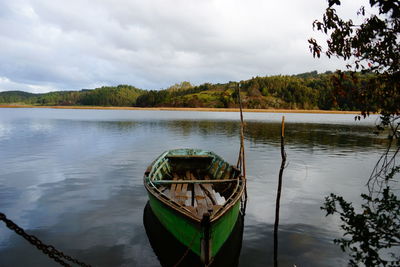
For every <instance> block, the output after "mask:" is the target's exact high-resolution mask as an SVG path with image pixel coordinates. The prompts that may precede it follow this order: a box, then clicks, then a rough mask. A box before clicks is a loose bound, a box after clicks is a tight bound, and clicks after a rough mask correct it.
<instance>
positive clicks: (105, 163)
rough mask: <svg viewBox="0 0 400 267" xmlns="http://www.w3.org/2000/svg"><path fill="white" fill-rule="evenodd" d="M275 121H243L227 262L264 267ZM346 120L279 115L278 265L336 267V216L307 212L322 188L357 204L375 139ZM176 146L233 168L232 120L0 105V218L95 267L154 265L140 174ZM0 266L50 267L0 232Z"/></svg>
mask: <svg viewBox="0 0 400 267" xmlns="http://www.w3.org/2000/svg"><path fill="white" fill-rule="evenodd" d="M246 116H247V117H246ZM280 118H281V114H245V120H247V128H246V133H245V137H246V142H245V146H246V153H247V154H246V159H247V177H248V194H249V199H248V200H249V201H248V204H247V211H246V220H245V223H244V233H243V242H242V249H241V251H240V258H239V266H268V265H271V264H272V259H273V250H272V249H273V240H272V233H273V227H272V226H273V222H274V210H275V198H276V196H275V194H276V186H277V177H278V171H279V166H280V151H279V136H280V128H279V127H280V126H279V122H280ZM372 122H373V121H372ZM353 123H354V120H353V116H348V115H329V116H328V115H326V116H324V115H318V114H288V115H287V117H286V152H287V155H288V166H287V168H286V169H285V175H284V177H283V190H282V198H281V210H280V227H279V229H280V232H279V244H280V246H279V248H280V251H279V255H278V258H279V260H280V266H293V264H297V266H346V260H345V256H344V254H343V253H341V252H340V251H339V250H338V249H337V247H336V246H335V245H333V244H332V241H331V240H332V239H333V238H335V237H338V236H339V235H340V233H339V232H338V229H337V219H335V218H333V217H329V218H326V217H325V216H324V213H323V212H321V210H320V209H319V207H320V206H321V204H322V202H323V199H324V197H325V196H326V195H328V194H329V193H330V192H333V193H339V194H341V195H343V196H344V197H345V198H346V199H349V201H352V202H353V203H355V204H356V205H357V203H358V202H357V201H358V199H359V197H358V196H359V194H360V193H361V192H363V191H365V189H364V185H365V182H366V177H368V176H369V173H370V171H371V168H372V166H373V165H374V163H375V162H376V160H377V158H378V156H379V150H380V149H382V148H383V147H384V142H385V140H384V138H383V137H381V136H375V135H373V134H372V133H371V132H372V130H373V128H374V127H373V125H372V124H371V121H364V122H363V123H361V124H360V123H357V125H353ZM182 147H193V148H202V149H205V150H211V151H214V152H216V153H217V154H219V155H221V156H222V157H223V158H225V159H226V160H227V161H228V162H231V163H235V162H236V160H237V155H238V151H239V118H238V114H235V113H223V112H222V113H211V112H204V113H202V112H159V111H152V112H145V111H106V110H103V111H97V110H48V109H46V110H44V109H0V211H2V212H4V213H5V214H7V216H8V217H10V218H11V219H13V220H15V221H16V222H18V223H19V224H20V225H21V226H22V227H24V228H26V229H27V231H28V232H29V233H32V234H35V235H37V236H39V237H40V238H42V239H43V241H44V242H46V243H49V244H52V245H55V246H56V247H57V248H60V249H61V250H63V251H65V252H66V253H68V254H71V255H72V256H76V257H77V258H79V259H82V260H83V261H85V262H88V263H90V264H93V265H95V266H160V261H159V260H158V258H157V255H156V254H155V253H154V251H153V249H152V246H151V245H150V242H149V239H148V238H147V235H146V231H145V228H144V225H143V220H142V218H143V207H145V205H146V202H147V194H146V191H145V189H144V186H143V180H142V177H143V173H144V170H145V168H146V167H147V166H148V165H149V163H150V162H151V161H152V160H153V159H154V157H156V156H158V155H160V154H161V152H162V151H166V150H169V149H173V148H182ZM152 245H153V242H152ZM153 246H154V245H153ZM228 254H229V253H228ZM20 255H24V256H23V257H21V256H20ZM232 255H233V254H232ZM159 257H160V256H159ZM232 258H234V257H232ZM232 264H234V263H232ZM0 266H57V265H55V264H54V263H53V262H52V261H51V260H49V259H48V258H47V257H46V256H44V255H42V254H40V253H39V252H38V251H37V250H36V249H35V248H32V247H31V246H30V245H29V244H27V243H26V242H25V241H24V240H22V239H21V238H19V237H18V236H15V235H14V234H13V233H11V232H10V231H9V230H8V229H6V228H5V227H4V225H0Z"/></svg>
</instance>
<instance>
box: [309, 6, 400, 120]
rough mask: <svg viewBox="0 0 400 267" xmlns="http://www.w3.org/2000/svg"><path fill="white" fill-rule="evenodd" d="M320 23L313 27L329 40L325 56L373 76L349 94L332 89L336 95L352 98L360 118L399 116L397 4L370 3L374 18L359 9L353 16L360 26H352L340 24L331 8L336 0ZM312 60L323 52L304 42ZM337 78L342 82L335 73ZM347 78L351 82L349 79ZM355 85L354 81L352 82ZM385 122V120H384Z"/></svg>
mask: <svg viewBox="0 0 400 267" xmlns="http://www.w3.org/2000/svg"><path fill="white" fill-rule="evenodd" d="M328 3H329V6H328V8H327V9H326V10H325V13H324V15H323V19H322V21H318V20H316V21H314V23H313V27H314V29H317V30H318V31H321V32H323V33H325V34H327V35H328V36H329V39H328V40H327V42H326V43H327V50H326V51H325V54H326V56H328V57H332V56H336V57H338V58H342V59H344V60H347V61H349V60H352V62H350V63H349V64H348V65H347V66H348V68H350V69H353V73H354V71H356V70H362V71H363V72H369V73H375V74H376V75H375V76H374V77H373V79H370V80H368V82H366V83H362V84H360V86H357V87H355V88H352V90H348V89H346V88H343V87H341V86H340V83H339V84H338V85H339V86H337V87H336V89H338V91H337V93H339V94H342V95H344V94H352V95H354V99H355V100H356V101H357V102H358V103H359V106H360V111H361V113H362V115H364V116H366V115H368V114H369V113H370V112H380V113H381V115H382V116H383V117H385V118H386V119H387V118H388V117H389V116H391V115H399V114H400V105H399V104H398V103H400V86H399V83H400V46H399V41H400V38H399V33H400V2H399V1H398V0H394V1H386V0H370V1H369V3H370V6H371V7H373V8H376V9H377V10H378V12H377V14H370V13H368V12H366V10H365V7H363V6H362V7H360V9H359V10H358V12H357V14H358V16H360V17H361V19H362V21H363V23H361V24H360V25H356V24H355V23H354V22H353V21H352V20H351V19H349V20H344V19H342V18H340V17H339V15H338V14H337V11H336V9H335V8H334V7H335V6H339V5H340V4H341V2H340V1H339V0H328ZM308 42H309V44H310V50H311V52H312V53H313V55H314V57H320V56H321V54H322V53H323V52H324V51H323V49H322V47H321V45H320V44H319V43H318V42H317V41H316V40H315V39H314V38H310V39H309V40H308ZM338 76H339V77H340V78H341V80H343V79H342V78H346V77H345V75H343V73H342V72H340V71H338ZM347 78H354V77H353V76H352V75H349V76H347ZM353 82H354V83H357V80H356V79H353ZM384 121H385V120H384Z"/></svg>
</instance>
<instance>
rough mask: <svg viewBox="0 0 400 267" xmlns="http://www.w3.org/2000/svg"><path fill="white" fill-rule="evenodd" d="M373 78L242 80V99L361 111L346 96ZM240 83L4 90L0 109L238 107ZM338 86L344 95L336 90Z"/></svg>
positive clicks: (251, 104)
mask: <svg viewBox="0 0 400 267" xmlns="http://www.w3.org/2000/svg"><path fill="white" fill-rule="evenodd" d="M373 76H374V74H371V73H363V74H362V73H356V75H354V74H352V75H350V74H348V75H347V76H346V73H340V74H338V73H333V72H330V71H327V72H325V73H317V71H312V72H307V73H302V74H298V75H290V76H289V75H275V76H266V77H254V78H251V79H249V80H245V81H240V85H241V99H242V103H243V107H244V108H249V109H320V110H360V107H359V106H358V105H360V101H359V99H355V98H356V97H358V96H357V95H356V94H351V93H348V92H352V91H360V89H362V88H360V87H363V86H364V84H367V81H368V80H369V79H371V78H373ZM238 84H239V83H238V82H228V83H224V84H220V83H218V84H211V83H205V84H202V85H198V86H193V85H192V84H190V82H181V83H179V84H175V85H173V86H171V87H169V88H167V89H161V90H143V89H139V88H136V87H134V86H131V85H118V86H104V87H101V88H96V89H83V90H80V91H54V92H49V93H43V94H34V93H28V92H23V91H5V92H0V104H26V105H38V106H58V105H60V106H75V105H88V106H124V107H191V108H196V107H202V108H236V107H238V100H237V99H238V90H237V88H238ZM338 84H340V86H339V87H338ZM340 87H341V88H343V89H344V90H339V91H338V88H340ZM343 92H347V93H343Z"/></svg>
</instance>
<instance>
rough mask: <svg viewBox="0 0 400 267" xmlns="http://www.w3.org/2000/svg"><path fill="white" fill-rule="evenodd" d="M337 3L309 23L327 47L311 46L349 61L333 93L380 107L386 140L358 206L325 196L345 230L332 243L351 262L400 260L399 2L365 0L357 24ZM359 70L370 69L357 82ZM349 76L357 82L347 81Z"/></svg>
mask: <svg viewBox="0 0 400 267" xmlns="http://www.w3.org/2000/svg"><path fill="white" fill-rule="evenodd" d="M340 5H341V1H340V0H328V8H327V9H326V10H325V13H324V14H323V19H322V21H319V20H316V21H314V23H313V27H314V29H316V30H318V31H321V32H323V33H325V34H326V35H328V39H327V41H326V45H327V48H326V49H325V50H323V48H322V46H321V45H320V44H319V43H318V42H317V40H316V39H314V38H311V39H309V40H308V42H309V44H310V50H311V52H312V53H313V56H314V57H320V56H321V55H322V54H323V53H325V55H326V56H328V57H329V58H330V57H332V56H336V57H338V58H341V59H343V60H345V61H347V62H348V64H347V67H348V69H349V71H347V72H341V71H338V72H337V75H336V77H335V79H334V80H333V84H334V87H335V89H336V96H337V98H340V97H343V96H346V95H352V96H353V98H352V99H353V102H357V105H358V106H359V109H360V111H361V115H363V116H364V117H365V116H367V115H369V113H370V112H379V113H380V114H381V122H382V123H381V124H380V125H378V128H379V129H381V130H382V129H384V127H386V128H387V129H388V133H389V140H388V148H387V150H386V153H384V154H383V155H382V157H381V158H380V160H379V161H378V162H377V164H376V166H375V168H374V170H373V172H372V174H371V177H370V178H369V180H368V189H369V194H363V195H361V198H362V200H363V202H364V204H362V206H361V210H360V211H357V209H355V208H354V207H353V205H352V204H351V203H349V202H347V201H346V200H344V199H343V197H341V196H338V195H335V194H331V195H330V196H329V197H327V198H326V201H325V204H324V206H323V207H322V209H323V210H325V211H326V214H327V215H333V214H336V215H339V217H340V219H341V221H342V222H341V225H340V227H341V228H342V230H343V231H344V233H345V234H344V237H343V238H339V239H336V240H335V243H337V244H338V245H340V247H341V248H342V250H343V251H346V252H348V254H349V255H350V261H349V264H350V265H351V266H359V265H360V263H362V264H364V265H365V266H400V256H399V255H398V248H399V247H400V230H399V229H400V200H399V199H398V197H397V194H396V193H394V192H395V191H394V190H393V187H394V186H396V182H398V180H399V175H400V165H398V163H396V157H397V156H398V154H399V149H400V142H399V140H400V131H399V125H400V123H399V120H400V116H399V115H400V86H399V81H400V65H399V63H400V62H399V60H400V46H399V42H400V36H399V33H400V2H399V1H397V0H390V1H387V0H369V7H370V9H371V10H372V11H369V12H366V7H364V6H362V7H360V9H359V10H358V12H357V15H358V16H359V17H360V18H361V21H362V23H360V24H356V23H354V22H353V20H351V19H348V20H344V19H342V18H341V17H340V16H339V15H338V13H337V11H336V9H335V8H337V7H338V6H340ZM375 11H376V12H375ZM357 71H361V72H363V73H370V74H372V75H371V76H370V77H369V78H368V79H366V80H364V81H363V82H360V80H359V79H358V77H359V76H358V73H356V72H357ZM349 80H350V81H351V82H352V83H353V84H354V85H357V84H358V86H352V85H351V84H350V86H349V83H348V82H349ZM344 84H347V86H344ZM345 98H346V97H345ZM358 118H360V116H358ZM396 248H397V250H396ZM396 251H397V254H396V253H395V252H396Z"/></svg>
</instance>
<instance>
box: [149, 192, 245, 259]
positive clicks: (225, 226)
mask: <svg viewBox="0 0 400 267" xmlns="http://www.w3.org/2000/svg"><path fill="white" fill-rule="evenodd" d="M149 201H150V206H151V208H152V210H153V213H154V214H155V215H156V216H157V218H158V219H159V220H160V222H161V223H162V224H163V225H164V227H165V228H166V229H167V230H168V231H169V232H170V233H171V234H172V235H173V236H175V238H176V239H177V240H178V241H180V242H181V243H182V244H184V245H185V246H187V247H189V248H190V249H191V250H192V251H193V252H194V253H195V254H197V255H198V256H199V257H201V240H202V239H203V238H204V229H202V227H201V225H200V223H198V222H195V221H193V220H191V219H190V218H187V217H186V216H185V215H183V214H181V213H179V212H177V211H176V210H173V209H170V208H169V207H168V206H167V205H165V204H164V203H162V202H161V201H159V200H158V199H157V198H156V197H154V196H153V195H152V194H151V193H149ZM239 211H240V201H237V203H235V204H234V205H233V206H232V207H231V208H230V209H229V210H228V211H226V212H225V214H224V215H223V216H221V217H220V218H219V219H218V220H216V221H214V222H212V223H211V229H210V246H211V255H210V256H211V258H213V257H215V255H217V253H218V251H219V250H220V248H221V247H222V245H223V244H224V243H225V241H226V240H227V239H228V237H229V235H230V234H231V232H232V229H233V227H234V226H235V223H236V221H237V218H238V216H239Z"/></svg>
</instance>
